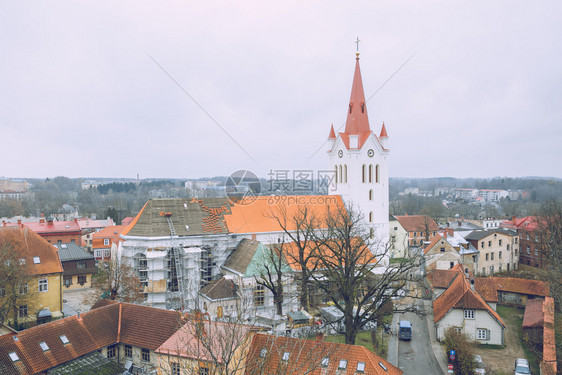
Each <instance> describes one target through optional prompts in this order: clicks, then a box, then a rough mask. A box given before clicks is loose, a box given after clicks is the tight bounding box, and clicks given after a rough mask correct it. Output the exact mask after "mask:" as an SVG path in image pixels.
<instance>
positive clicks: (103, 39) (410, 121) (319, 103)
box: [0, 0, 562, 178]
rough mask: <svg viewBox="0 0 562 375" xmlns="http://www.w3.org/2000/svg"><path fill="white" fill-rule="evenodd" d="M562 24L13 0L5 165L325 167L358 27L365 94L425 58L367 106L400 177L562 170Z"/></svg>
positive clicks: (7, 20)
mask: <svg viewBox="0 0 562 375" xmlns="http://www.w3.org/2000/svg"><path fill="white" fill-rule="evenodd" d="M561 19H562V3H561V2H558V1H556V2H554V1H550V2H542V1H533V2H528V1H512V0H510V1H493V2H490V1H463V2H458V1H455V2H451V1H400V2H397V1H386V2H374V1H372V0H371V1H346V2H341V1H326V0H322V1H287V0H285V1H275V2H274V1H174V2H164V1H154V2H144V1H88V2H87V1H81V2H76V1H68V2H60V1H41V2H31V1H15V2H14V1H11V2H8V1H3V0H2V6H1V11H0V48H1V50H0V124H1V125H0V126H1V132H0V134H1V136H0V137H1V140H2V142H1V146H0V150H1V156H2V158H1V162H0V176H6V177H54V176H58V175H63V176H68V177H84V176H95V177H136V175H137V173H138V174H140V177H141V178H150V177H174V178H195V177H204V176H217V175H229V174H230V173H231V172H233V171H235V170H237V169H243V168H245V169H250V170H252V171H254V172H255V173H257V174H258V175H260V176H264V177H265V175H266V174H267V171H268V170H270V169H274V170H280V169H315V170H317V169H325V168H327V167H328V159H327V156H326V153H325V152H326V150H327V145H326V144H324V142H325V140H326V138H327V136H328V133H329V129H330V124H331V123H334V126H335V127H336V128H337V127H339V126H342V125H343V123H344V121H345V118H346V110H347V105H348V101H349V95H350V91H351V82H352V77H353V70H354V64H355V48H356V45H355V43H354V41H355V39H356V38H357V37H359V39H360V40H361V42H360V44H359V50H360V53H361V60H360V64H361V71H362V75H363V84H364V87H365V95H366V96H367V97H370V96H371V95H373V94H374V93H375V92H376V91H377V90H378V89H379V88H380V87H381V85H383V84H384V82H385V81H387V80H388V79H389V78H390V77H391V76H392V75H393V74H394V73H395V72H396V71H397V70H398V69H399V68H400V67H401V66H402V65H403V64H404V63H405V62H406V61H407V60H408V59H409V58H410V57H411V56H413V57H412V58H411V60H409V62H408V63H407V64H406V65H404V66H403V67H402V68H401V69H400V71H398V73H396V74H395V75H394V77H393V78H392V79H391V80H390V81H388V83H386V85H385V86H384V87H383V88H382V89H380V91H378V92H377V93H376V95H374V97H373V98H372V99H371V100H370V101H369V102H368V105H367V108H368V113H369V119H370V123H371V128H372V129H373V130H375V131H376V132H377V133H378V132H379V131H380V126H381V124H382V122H383V121H384V122H385V124H386V127H387V130H388V134H389V136H390V148H391V154H390V160H391V161H390V174H391V177H434V176H453V177H492V176H554V177H562V162H561V161H562V160H561V159H562V158H561V156H562V151H561V147H562V146H561V145H562V126H561V125H562V69H561V67H562V22H560V20H561ZM151 57H152V58H151ZM152 59H154V60H155V61H156V63H155V61H153V60H152ZM157 64H159V65H160V66H161V67H162V68H163V69H164V70H165V72H164V71H163V70H162V69H161V68H160V67H159V66H158V65H157ZM168 75H169V76H171V77H172V78H173V80H175V82H177V84H179V85H180V86H181V87H182V88H183V89H184V90H185V92H187V94H188V95H190V96H191V97H192V98H193V99H194V100H195V101H196V103H198V104H196V103H195V102H194V101H193V100H192V99H190V97H189V96H188V95H187V94H186V93H184V92H183V91H182V90H181V89H180V88H179V87H178V85H176V83H175V82H174V81H173V80H172V79H171V78H170V77H169V76H168ZM202 108H203V109H202ZM205 112H206V113H207V114H208V115H207V114H206V113H205ZM210 117H212V119H214V120H212V119H211V118H210ZM217 124H218V125H217ZM220 127H222V128H223V129H224V131H223V130H221V128H220ZM226 133H228V134H229V135H230V136H228V135H227V134H226ZM233 139H234V140H233ZM322 146H323V147H322ZM319 149H320V151H318V152H317V153H316V154H314V153H315V152H316V151H317V150H319ZM248 155H249V156H248ZM313 155H314V156H313Z"/></svg>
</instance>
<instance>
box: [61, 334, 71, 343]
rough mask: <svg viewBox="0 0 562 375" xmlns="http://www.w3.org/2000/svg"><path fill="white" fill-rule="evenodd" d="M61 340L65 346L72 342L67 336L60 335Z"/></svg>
mask: <svg viewBox="0 0 562 375" xmlns="http://www.w3.org/2000/svg"><path fill="white" fill-rule="evenodd" d="M59 339H60V341H62V343H63V344H68V343H69V342H70V341H69V340H68V338H67V337H66V335H60V336H59Z"/></svg>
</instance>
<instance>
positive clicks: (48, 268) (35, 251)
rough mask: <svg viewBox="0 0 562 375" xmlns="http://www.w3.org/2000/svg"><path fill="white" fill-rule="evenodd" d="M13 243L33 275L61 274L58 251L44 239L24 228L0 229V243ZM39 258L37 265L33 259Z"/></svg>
mask: <svg viewBox="0 0 562 375" xmlns="http://www.w3.org/2000/svg"><path fill="white" fill-rule="evenodd" d="M8 239H11V240H13V241H15V244H16V248H17V251H19V252H20V254H21V255H18V256H21V257H22V258H25V259H26V261H25V263H26V265H27V266H28V267H29V269H30V272H31V273H32V274H33V275H47V274H52V273H59V272H63V268H62V264H61V261H60V258H59V254H58V250H57V248H56V247H54V246H53V245H52V244H50V243H49V242H47V240H46V239H44V238H43V237H41V236H39V235H38V234H37V233H35V232H34V231H32V230H30V229H28V228H25V227H23V228H22V227H18V226H16V227H2V228H0V241H3V240H8ZM35 257H39V263H35V262H34V258H35Z"/></svg>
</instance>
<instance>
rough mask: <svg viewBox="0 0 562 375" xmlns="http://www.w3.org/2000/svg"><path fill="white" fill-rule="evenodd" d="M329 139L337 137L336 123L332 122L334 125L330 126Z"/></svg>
mask: <svg viewBox="0 0 562 375" xmlns="http://www.w3.org/2000/svg"><path fill="white" fill-rule="evenodd" d="M328 139H336V132H335V131H334V124H332V127H331V128H330V135H329V136H328Z"/></svg>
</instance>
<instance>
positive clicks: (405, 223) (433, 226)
mask: <svg viewBox="0 0 562 375" xmlns="http://www.w3.org/2000/svg"><path fill="white" fill-rule="evenodd" d="M394 217H395V218H396V220H398V222H399V223H400V225H402V227H403V228H404V229H405V230H406V232H419V231H425V229H426V223H427V226H428V228H429V230H430V231H437V230H439V226H438V225H437V223H435V221H434V220H433V219H432V218H430V217H429V216H424V215H398V216H397V215H395V216H394Z"/></svg>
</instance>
